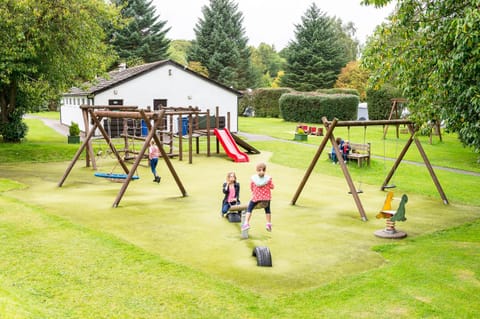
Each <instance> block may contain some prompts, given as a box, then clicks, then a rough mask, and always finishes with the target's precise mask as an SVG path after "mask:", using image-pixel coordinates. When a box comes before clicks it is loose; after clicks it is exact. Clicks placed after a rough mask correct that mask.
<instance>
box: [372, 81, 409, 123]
mask: <svg viewBox="0 0 480 319" xmlns="http://www.w3.org/2000/svg"><path fill="white" fill-rule="evenodd" d="M399 97H401V95H400V90H399V89H397V88H394V87H392V86H389V85H385V86H384V87H382V88H381V89H379V90H373V89H369V90H367V104H368V118H369V119H370V120H386V119H388V116H389V115H390V110H391V109H392V99H394V98H399Z"/></svg>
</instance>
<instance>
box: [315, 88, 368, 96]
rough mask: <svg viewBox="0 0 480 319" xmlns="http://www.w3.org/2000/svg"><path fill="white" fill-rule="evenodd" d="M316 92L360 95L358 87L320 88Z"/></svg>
mask: <svg viewBox="0 0 480 319" xmlns="http://www.w3.org/2000/svg"><path fill="white" fill-rule="evenodd" d="M315 92H318V93H324V94H352V95H356V96H358V97H360V94H359V93H358V90H357V89H348V88H333V89H318V90H316V91H315Z"/></svg>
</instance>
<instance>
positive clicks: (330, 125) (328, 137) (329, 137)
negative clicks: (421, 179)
mask: <svg viewBox="0 0 480 319" xmlns="http://www.w3.org/2000/svg"><path fill="white" fill-rule="evenodd" d="M322 122H323V125H324V126H325V128H326V131H327V133H326V134H325V136H324V137H323V140H322V142H321V143H320V145H319V146H318V149H317V152H316V153H315V155H314V156H313V159H312V161H311V163H310V165H309V167H308V168H307V171H306V172H305V175H304V176H303V179H302V181H301V182H300V184H299V185H298V188H297V191H296V192H295V194H294V195H293V199H292V201H291V204H292V205H295V204H296V202H297V200H298V197H299V196H300V193H301V192H302V190H303V188H304V187H305V184H306V183H307V181H308V178H309V177H310V175H311V174H312V172H313V169H314V168H315V165H316V164H317V162H318V159H319V158H320V155H321V154H322V151H323V150H324V149H325V146H326V145H327V142H328V141H330V142H331V144H332V146H333V148H334V150H335V154H336V155H337V158H338V161H339V163H340V167H341V168H342V171H343V175H344V176H345V180H346V181H347V184H348V187H349V189H350V193H351V194H352V196H353V199H354V201H355V204H356V205H357V208H358V212H359V214H360V217H361V219H362V220H363V221H367V220H368V218H367V215H366V214H365V209H364V208H363V205H362V202H361V200H360V197H359V196H358V193H357V191H356V189H355V184H354V183H353V180H352V177H351V176H350V173H349V171H348V168H347V165H346V164H345V162H344V160H343V156H342V154H341V152H340V149H339V148H338V145H337V144H336V143H335V136H334V135H333V132H334V130H335V127H345V126H346V127H350V126H365V127H366V126H378V125H397V126H398V125H406V126H407V127H408V131H409V132H410V137H409V139H408V140H407V142H406V143H405V146H404V147H403V149H402V151H401V152H400V154H399V155H398V157H397V159H396V160H395V163H394V164H393V166H392V168H391V169H390V172H389V173H388V174H387V176H386V178H385V180H384V181H383V183H382V186H381V187H380V189H381V190H382V191H383V190H384V189H385V188H386V186H387V185H388V183H389V182H390V179H391V178H392V176H393V174H395V171H396V170H397V168H398V166H399V165H400V163H401V162H402V159H403V157H404V156H405V154H406V153H407V151H408V149H409V147H410V145H412V143H413V142H415V145H416V146H417V149H418V151H419V152H420V155H421V156H422V159H423V162H424V163H425V166H426V167H427V169H428V172H429V174H430V176H431V178H432V180H433V183H434V184H435V186H436V188H437V190H438V193H439V194H440V197H441V198H442V200H443V203H444V204H445V205H447V204H448V199H447V196H446V195H445V192H444V191H443V189H442V186H441V185H440V182H439V180H438V178H437V176H436V175H435V172H434V171H433V167H432V165H431V164H430V161H429V159H428V157H427V154H426V153H425V151H424V149H423V147H422V144H421V143H420V141H419V140H418V138H417V137H415V132H416V130H415V128H414V123H413V122H412V121H410V120H405V119H396V120H371V121H338V120H337V119H333V121H328V120H327V118H326V117H322Z"/></svg>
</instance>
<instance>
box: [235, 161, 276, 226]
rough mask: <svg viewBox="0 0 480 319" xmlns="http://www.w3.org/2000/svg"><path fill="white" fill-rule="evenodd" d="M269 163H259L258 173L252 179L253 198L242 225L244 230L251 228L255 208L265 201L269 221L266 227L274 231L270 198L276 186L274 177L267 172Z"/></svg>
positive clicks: (266, 216) (266, 215)
mask: <svg viewBox="0 0 480 319" xmlns="http://www.w3.org/2000/svg"><path fill="white" fill-rule="evenodd" d="M266 170H267V165H266V164H265V163H259V164H257V167H256V171H257V174H256V175H253V176H252V178H251V181H250V189H251V191H252V199H251V200H250V202H249V203H248V207H247V213H246V215H245V222H244V224H243V225H242V231H244V230H248V229H250V218H251V217H252V210H253V208H254V207H255V206H256V205H257V204H258V203H260V202H264V203H265V207H264V208H265V218H266V220H267V223H266V225H265V229H266V230H267V231H269V232H271V231H272V215H271V211H270V200H271V198H272V192H271V190H272V189H273V188H274V185H273V181H272V178H271V177H270V176H268V175H266V174H265V172H266Z"/></svg>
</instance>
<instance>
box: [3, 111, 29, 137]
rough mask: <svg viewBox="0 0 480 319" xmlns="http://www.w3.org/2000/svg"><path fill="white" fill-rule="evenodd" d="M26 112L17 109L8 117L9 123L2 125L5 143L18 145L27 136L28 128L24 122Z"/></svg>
mask: <svg viewBox="0 0 480 319" xmlns="http://www.w3.org/2000/svg"><path fill="white" fill-rule="evenodd" d="M23 114H24V111H23V110H22V109H19V108H17V109H15V110H14V111H13V112H12V113H11V114H10V115H8V122H7V123H3V124H2V125H0V134H1V135H2V136H3V141H4V142H13V143H18V142H20V141H21V140H22V138H24V137H25V136H26V135H27V132H28V126H27V124H25V123H24V122H23V121H22V117H23Z"/></svg>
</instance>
